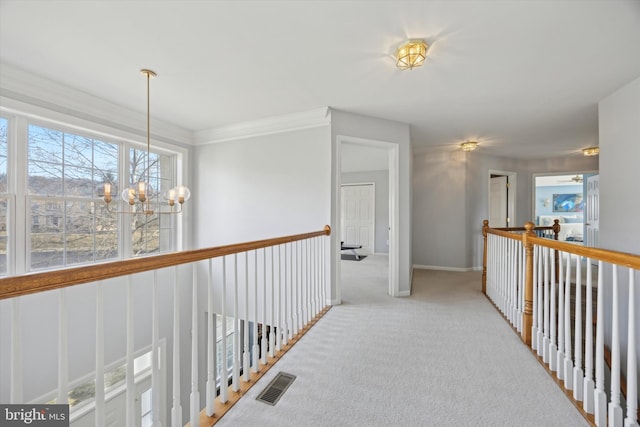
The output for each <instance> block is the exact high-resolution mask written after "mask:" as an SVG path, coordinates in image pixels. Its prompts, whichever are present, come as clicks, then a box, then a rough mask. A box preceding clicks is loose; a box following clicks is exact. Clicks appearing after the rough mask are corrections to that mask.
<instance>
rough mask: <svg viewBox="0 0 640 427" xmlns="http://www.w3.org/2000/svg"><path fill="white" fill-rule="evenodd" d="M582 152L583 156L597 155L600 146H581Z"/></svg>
mask: <svg viewBox="0 0 640 427" xmlns="http://www.w3.org/2000/svg"><path fill="white" fill-rule="evenodd" d="M582 154H584V155H585V156H597V155H598V154H600V147H589V148H583V149H582Z"/></svg>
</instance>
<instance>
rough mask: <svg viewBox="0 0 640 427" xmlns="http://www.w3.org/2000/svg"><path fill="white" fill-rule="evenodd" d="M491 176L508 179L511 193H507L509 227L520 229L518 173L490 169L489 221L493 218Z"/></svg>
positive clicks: (488, 182)
mask: <svg viewBox="0 0 640 427" xmlns="http://www.w3.org/2000/svg"><path fill="white" fill-rule="evenodd" d="M491 175H500V176H506V177H507V182H508V184H509V191H507V219H508V222H509V227H519V225H518V223H517V222H516V212H517V211H516V200H517V197H516V195H517V192H518V174H517V172H513V171H503V170H497V169H489V174H488V175H487V219H489V218H490V216H491Z"/></svg>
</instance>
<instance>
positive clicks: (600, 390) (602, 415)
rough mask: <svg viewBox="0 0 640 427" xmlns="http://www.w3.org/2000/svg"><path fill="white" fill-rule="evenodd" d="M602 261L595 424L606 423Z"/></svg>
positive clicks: (597, 315)
mask: <svg viewBox="0 0 640 427" xmlns="http://www.w3.org/2000/svg"><path fill="white" fill-rule="evenodd" d="M602 265H603V263H602V261H598V288H597V289H598V296H597V298H598V302H597V306H596V322H597V323H596V391H595V392H594V408H593V415H594V419H595V423H596V425H597V426H606V425H607V394H606V392H605V390H604V387H605V386H604V383H605V378H604V285H603V280H604V279H603V276H604V271H603V269H602Z"/></svg>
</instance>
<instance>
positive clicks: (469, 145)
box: [460, 141, 478, 151]
mask: <svg viewBox="0 0 640 427" xmlns="http://www.w3.org/2000/svg"><path fill="white" fill-rule="evenodd" d="M460 148H461V149H462V151H473V150H475V149H476V148H478V143H477V142H475V141H467V142H463V143H462V144H460Z"/></svg>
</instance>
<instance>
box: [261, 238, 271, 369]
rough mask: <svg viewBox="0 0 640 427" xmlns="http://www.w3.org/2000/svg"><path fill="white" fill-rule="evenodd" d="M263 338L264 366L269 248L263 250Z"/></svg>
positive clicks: (266, 338)
mask: <svg viewBox="0 0 640 427" xmlns="http://www.w3.org/2000/svg"><path fill="white" fill-rule="evenodd" d="M262 283H263V285H262V337H261V338H260V344H261V347H262V350H261V352H262V364H263V365H266V364H267V344H268V341H269V332H268V331H267V248H264V249H262Z"/></svg>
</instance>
